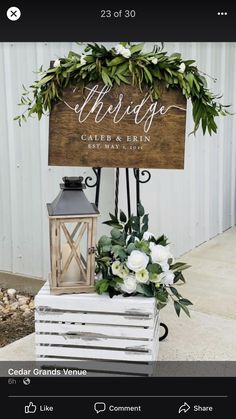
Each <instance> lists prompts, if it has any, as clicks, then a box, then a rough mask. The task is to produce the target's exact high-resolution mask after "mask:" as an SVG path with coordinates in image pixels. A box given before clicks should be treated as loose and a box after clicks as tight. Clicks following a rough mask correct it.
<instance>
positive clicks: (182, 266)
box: [171, 262, 191, 272]
mask: <svg viewBox="0 0 236 419" xmlns="http://www.w3.org/2000/svg"><path fill="white" fill-rule="evenodd" d="M188 268H191V265H187V263H183V262H176V263H175V264H174V265H171V270H172V271H176V270H178V272H182V271H184V270H185V269H188Z"/></svg>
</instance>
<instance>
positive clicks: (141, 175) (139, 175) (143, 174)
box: [85, 167, 168, 341]
mask: <svg viewBox="0 0 236 419" xmlns="http://www.w3.org/2000/svg"><path fill="white" fill-rule="evenodd" d="M92 169H93V172H94V174H95V177H96V179H95V181H93V178H92V177H91V176H88V177H86V179H85V185H86V186H87V187H88V188H94V187H96V191H95V205H96V206H97V207H98V206H99V198H100V183H101V171H102V168H101V167H93V168H92ZM133 174H134V177H135V181H136V213H137V215H138V206H139V204H140V202H141V201H140V183H148V182H149V180H150V179H151V173H150V172H149V171H148V170H146V169H145V170H141V171H140V169H139V168H135V169H133ZM129 175H130V172H129V168H126V169H125V177H126V196H127V210H128V217H129V218H130V216H131V202H130V176H129ZM91 182H92V183H91ZM119 186H120V168H119V167H117V168H116V183H115V216H116V217H118V208H119ZM160 326H162V327H163V328H164V334H163V335H162V336H161V337H160V338H159V341H162V340H163V339H165V338H166V336H167V335H168V327H167V326H166V324H165V323H160Z"/></svg>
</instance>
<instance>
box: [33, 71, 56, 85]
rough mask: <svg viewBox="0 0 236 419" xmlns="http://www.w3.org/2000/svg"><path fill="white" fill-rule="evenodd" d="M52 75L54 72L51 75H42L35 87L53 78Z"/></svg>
mask: <svg viewBox="0 0 236 419" xmlns="http://www.w3.org/2000/svg"><path fill="white" fill-rule="evenodd" d="M53 77H54V74H53V75H51V76H47V77H43V78H42V79H41V80H39V81H38V82H37V83H36V86H37V87H40V86H42V85H43V84H46V83H48V82H49V81H50V80H52V79H53Z"/></svg>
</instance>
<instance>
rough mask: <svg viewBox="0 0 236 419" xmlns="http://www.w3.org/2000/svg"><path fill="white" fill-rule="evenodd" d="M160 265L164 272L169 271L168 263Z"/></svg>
mask: <svg viewBox="0 0 236 419" xmlns="http://www.w3.org/2000/svg"><path fill="white" fill-rule="evenodd" d="M159 265H160V266H161V269H162V271H163V272H166V271H168V270H169V268H170V267H169V264H168V263H167V262H160V263H159Z"/></svg>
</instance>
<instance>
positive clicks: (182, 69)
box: [179, 63, 186, 73]
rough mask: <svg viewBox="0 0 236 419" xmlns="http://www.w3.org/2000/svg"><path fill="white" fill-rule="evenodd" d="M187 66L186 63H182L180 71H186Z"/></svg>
mask: <svg viewBox="0 0 236 419" xmlns="http://www.w3.org/2000/svg"><path fill="white" fill-rule="evenodd" d="M185 68H186V65H185V64H184V63H181V64H180V66H179V73H184V72H185Z"/></svg>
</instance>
